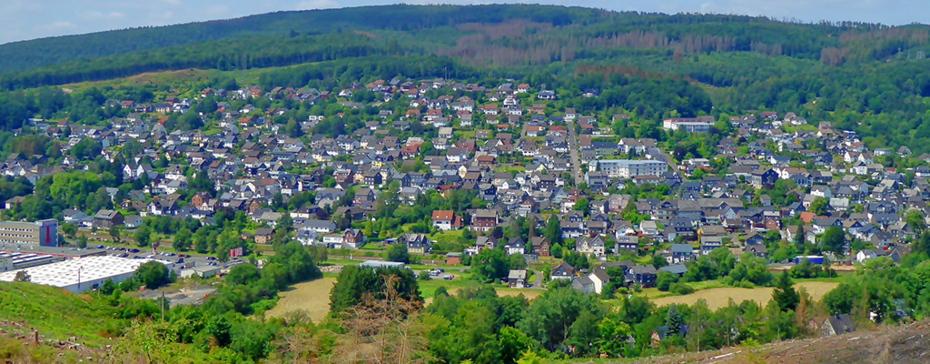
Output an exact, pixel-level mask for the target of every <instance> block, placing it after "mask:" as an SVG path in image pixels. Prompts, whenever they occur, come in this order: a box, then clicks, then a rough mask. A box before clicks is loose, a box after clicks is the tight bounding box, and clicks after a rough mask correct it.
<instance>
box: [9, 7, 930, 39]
mask: <svg viewBox="0 0 930 364" xmlns="http://www.w3.org/2000/svg"><path fill="white" fill-rule="evenodd" d="M398 2H400V1H398V0H0V24H4V26H3V27H0V44H2V43H9V42H15V41H21V40H28V39H35V38H44V37H50V36H59V35H69V34H83V33H91V32H98V31H104V30H112V29H124V28H134V27H140V26H155V25H169V24H180V23H189V22H195V21H205V20H216V19H229V18H236V17H241V16H246V15H253V14H261V13H268V12H273V11H279V10H311V9H329V8H340V7H354V6H364V5H387V4H392V3H398ZM405 2H406V3H409V4H430V3H440V2H441V3H449V4H485V3H514V2H519V3H542V4H554V5H576V6H585V7H594V8H603V9H608V10H618V11H644V12H663V13H697V12H700V13H720V14H744V15H765V16H769V17H774V18H776V19H797V20H801V21H820V20H830V21H841V20H853V21H863V22H878V23H884V24H889V25H901V24H909V23H913V22H923V23H927V22H928V21H930V6H927V5H926V0H652V1H643V0H529V1H527V0H498V1H494V0H439V1H436V0H406V1H405Z"/></svg>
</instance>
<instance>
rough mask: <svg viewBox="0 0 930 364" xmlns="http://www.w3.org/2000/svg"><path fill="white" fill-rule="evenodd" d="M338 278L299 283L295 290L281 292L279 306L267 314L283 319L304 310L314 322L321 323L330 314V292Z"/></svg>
mask: <svg viewBox="0 0 930 364" xmlns="http://www.w3.org/2000/svg"><path fill="white" fill-rule="evenodd" d="M333 283H336V278H332V277H324V278H322V279H317V280H315V281H310V282H304V283H298V284H296V285H294V287H293V289H291V290H290V291H286V292H281V293H280V294H279V295H280V297H281V298H280V299H279V300H278V304H277V305H275V306H274V308H272V309H271V310H269V311H268V312H267V315H268V316H269V317H281V316H284V315H285V314H287V313H288V312H292V311H297V310H304V311H307V314H308V315H309V316H310V319H311V320H313V322H320V321H322V320H323V319H324V318H326V315H328V314H329V291H330V290H331V289H332V288H333Z"/></svg>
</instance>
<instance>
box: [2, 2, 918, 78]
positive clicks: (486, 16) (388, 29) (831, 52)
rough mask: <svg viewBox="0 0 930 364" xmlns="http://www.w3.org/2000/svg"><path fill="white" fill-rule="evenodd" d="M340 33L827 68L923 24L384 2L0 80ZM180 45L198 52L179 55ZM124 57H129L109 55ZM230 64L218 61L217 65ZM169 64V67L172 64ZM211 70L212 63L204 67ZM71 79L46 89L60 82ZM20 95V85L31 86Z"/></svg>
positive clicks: (517, 49) (263, 20) (531, 56)
mask: <svg viewBox="0 0 930 364" xmlns="http://www.w3.org/2000/svg"><path fill="white" fill-rule="evenodd" d="M346 32H355V33H363V34H366V35H368V36H370V37H371V38H372V40H379V42H377V43H383V45H385V46H390V47H391V48H390V50H392V51H394V52H395V53H397V52H399V51H401V50H403V51H405V52H411V51H418V52H427V53H438V54H448V55H454V56H457V57H462V58H464V59H466V60H470V61H476V62H485V63H493V64H495V65H498V66H508V65H523V64H532V65H539V64H546V63H549V62H552V61H568V60H574V59H578V58H586V57H591V56H594V55H595V54H596V53H597V52H596V51H595V50H597V49H600V48H615V47H618V48H632V49H669V50H674V51H676V52H678V53H680V54H682V55H684V54H688V53H700V52H704V53H709V52H754V53H758V54H763V55H767V56H780V55H785V56H789V57H794V58H801V59H813V60H823V61H824V62H825V63H829V64H833V65H836V64H840V63H843V62H846V61H848V60H851V59H857V60H859V59H867V60H881V59H884V58H887V57H891V56H894V55H896V54H897V53H898V52H899V49H906V50H911V49H912V48H915V47H919V46H921V45H924V44H925V43H926V42H927V38H928V37H927V27H926V26H907V27H886V26H882V25H878V24H866V23H852V22H850V23H836V24H834V23H820V24H797V23H786V22H778V21H773V20H770V19H768V18H764V17H749V16H732V15H692V14H679V15H665V14H644V13H635V12H622V13H621V12H610V11H605V10H597V9H588V8H579V7H561V6H543V5H481V6H413V5H390V6H372V7H359V8H346V9H329V10H311V11H290V12H277V13H270V14H262V15H254V16H248V17H243V18H238V19H231V20H221V21H210V22H201V23H191V24H182V25H173V26H164V27H148V28H136V29H126V30H114V31H107V32H100V33H93V34H85V35H75V36H64V37H54V38H44V39H38V40H32V41H24V42H16V43H9V44H5V45H0V74H2V73H9V72H13V71H23V70H30V69H35V68H41V67H47V66H50V65H62V64H71V65H72V67H66V68H77V67H76V65H75V62H78V61H84V62H81V63H80V64H82V65H83V64H84V63H86V61H93V60H96V59H101V58H105V57H109V58H108V59H109V60H111V61H112V60H117V61H121V62H119V64H117V65H115V66H117V67H122V68H137V67H133V66H135V64H129V65H127V64H125V63H133V62H136V63H137V62H138V61H137V59H138V58H140V57H138V55H139V54H141V53H140V52H143V51H157V50H161V49H166V48H167V49H173V50H175V51H178V50H180V51H183V52H200V51H204V50H207V51H210V52H211V53H214V54H216V53H218V52H217V51H216V50H214V49H211V48H212V47H222V46H224V45H226V43H222V42H220V43H217V41H222V40H229V39H243V38H245V37H251V38H253V39H254V38H256V37H258V38H260V39H261V41H258V42H252V44H254V45H255V46H254V49H236V53H235V54H236V55H241V54H246V55H248V54H251V53H257V52H260V51H262V50H264V51H267V49H258V48H262V47H265V46H268V45H276V42H281V41H282V39H287V38H295V37H298V36H305V37H309V41H307V42H306V43H311V42H313V41H314V40H315V39H314V37H315V36H322V35H326V34H340V33H346ZM185 45H200V46H198V47H183V46H185ZM208 47H210V48H208ZM529 50H532V52H528V51H529ZM220 51H222V49H221V50H220ZM282 52H284V53H287V52H288V50H284V51H282ZM126 54H136V55H137V57H128V58H119V57H116V58H113V57H114V56H118V55H126ZM149 55H150V54H149ZM233 55H234V54H226V53H224V54H222V56H223V57H225V58H230V57H231V56H233ZM178 58H180V59H178ZM214 58H218V56H217V57H214ZM175 60H177V62H172V61H175ZM185 61H186V59H184V55H183V54H182V55H178V54H175V55H174V56H173V59H171V60H166V61H164V62H160V65H159V66H158V67H159V68H178V67H186V66H188V65H189V64H190V63H191V62H185ZM110 63H111V64H112V62H110ZM212 63H213V66H216V62H212ZM238 63H240V62H237V64H235V65H234V66H235V67H244V68H249V67H253V65H252V64H249V63H248V62H245V63H243V64H238ZM279 63H281V62H278V63H274V64H273V65H279ZM257 65H259V66H263V65H264V64H261V63H258V64H257ZM127 66H129V67H127ZM197 66H202V65H201V64H197ZM59 68H61V67H56V69H59ZM150 68H151V67H150ZM146 70H153V69H146ZM101 76H102V75H101ZM87 77H88V76H83V77H82V78H87ZM103 77H110V75H107V76H103ZM71 78H74V77H71ZM71 78H61V77H58V78H56V79H55V80H57V81H61V82H67V81H71V80H72V79H71ZM41 83H42V84H55V83H57V82H55V81H53V80H46V81H44V82H41ZM20 86H32V83H25V84H21V85H20Z"/></svg>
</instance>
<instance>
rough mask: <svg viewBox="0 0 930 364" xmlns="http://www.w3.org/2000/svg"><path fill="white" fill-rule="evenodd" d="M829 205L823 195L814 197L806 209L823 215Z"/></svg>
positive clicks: (828, 201)
mask: <svg viewBox="0 0 930 364" xmlns="http://www.w3.org/2000/svg"><path fill="white" fill-rule="evenodd" d="M829 207H830V200H827V199H825V198H823V197H818V198H815V199H814V201H813V202H811V207H810V208H809V209H808V211H810V212H813V213H814V214H817V216H823V215H826V214H827V210H828V209H829Z"/></svg>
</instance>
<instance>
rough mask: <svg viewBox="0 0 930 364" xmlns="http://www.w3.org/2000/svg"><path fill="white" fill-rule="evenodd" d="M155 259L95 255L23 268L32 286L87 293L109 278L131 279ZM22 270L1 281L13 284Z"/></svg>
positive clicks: (3, 276)
mask: <svg viewBox="0 0 930 364" xmlns="http://www.w3.org/2000/svg"><path fill="white" fill-rule="evenodd" d="M151 261H157V262H159V263H163V264H165V265H168V266H169V268H170V266H171V265H172V264H171V263H166V262H163V261H159V260H153V259H127V258H120V257H114V256H93V257H87V258H81V259H71V260H66V261H63V262H58V263H52V264H47V265H42V266H38V267H32V268H26V269H20V270H24V271H26V272H27V273H29V278H30V281H31V282H32V283H35V284H42V285H47V286H52V287H58V288H64V289H67V290H69V291H71V292H74V293H79V292H84V291H87V290H90V289H92V288H97V287H100V286H102V285H103V282H105V281H106V280H107V279H111V280H113V283H117V284H119V283H121V282H123V281H126V280H128V279H129V278H131V277H132V275H133V273H135V271H136V269H137V268H139V266H141V265H142V264H145V263H148V262H151ZM20 270H14V271H9V272H4V273H0V281H5V282H11V281H13V279H14V278H16V273H17V272H19V271H20Z"/></svg>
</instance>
